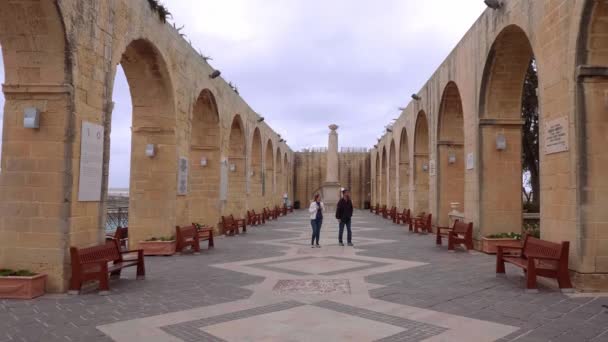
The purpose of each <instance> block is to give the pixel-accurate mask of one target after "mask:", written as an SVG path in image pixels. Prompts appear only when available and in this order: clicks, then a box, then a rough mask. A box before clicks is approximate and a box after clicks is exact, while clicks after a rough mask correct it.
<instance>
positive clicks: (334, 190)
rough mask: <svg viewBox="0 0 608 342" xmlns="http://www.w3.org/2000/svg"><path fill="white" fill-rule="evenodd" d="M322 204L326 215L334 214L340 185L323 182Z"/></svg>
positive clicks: (338, 198)
mask: <svg viewBox="0 0 608 342" xmlns="http://www.w3.org/2000/svg"><path fill="white" fill-rule="evenodd" d="M322 193H323V204H324V205H325V212H326V213H328V214H329V213H335V212H336V206H337V205H338V201H339V200H340V184H339V183H338V182H325V183H323V188H322Z"/></svg>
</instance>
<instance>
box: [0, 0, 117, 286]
mask: <svg viewBox="0 0 608 342" xmlns="http://www.w3.org/2000/svg"><path fill="white" fill-rule="evenodd" d="M0 46H1V48H0V50H1V52H2V59H3V65H4V80H2V81H3V87H2V92H3V94H4V99H5V101H4V108H3V120H2V125H3V129H2V132H3V134H2V137H1V138H2V153H1V154H0V155H1V162H0V163H1V166H0V170H1V172H0V184H1V185H0V193H3V194H20V196H19V198H17V197H14V196H3V198H2V200H1V202H0V205H1V206H2V207H12V208H15V210H12V211H6V210H5V211H3V212H2V218H3V220H1V222H0V264H1V265H2V266H3V267H8V268H15V269H19V268H26V269H29V270H31V271H33V272H40V273H46V274H48V280H47V291H49V292H61V291H63V290H64V289H65V287H66V285H67V279H68V276H69V270H68V269H69V264H68V263H66V260H68V259H69V256H66V255H68V253H69V251H68V247H69V246H70V245H72V246H83V245H87V244H88V245H90V244H94V243H98V242H100V238H101V236H102V234H101V224H100V223H101V219H100V220H96V221H95V222H94V224H91V226H90V227H89V228H88V231H87V232H85V233H84V234H80V235H79V236H80V237H83V238H82V239H72V237H73V236H74V234H71V233H72V231H71V229H70V221H69V220H67V218H66V216H65V215H66V213H67V212H69V211H70V206H72V205H73V203H74V202H75V201H77V190H76V191H74V189H77V184H78V183H77V180H76V179H75V178H77V177H76V176H74V177H72V175H73V171H74V167H75V165H78V158H79V156H78V155H73V154H72V145H69V144H67V143H66V132H67V131H68V128H69V127H70V125H75V123H74V115H72V114H73V112H72V111H71V108H72V105H71V104H72V99H71V96H72V95H71V93H70V91H71V88H70V85H71V84H72V83H73V82H72V54H71V53H70V51H71V49H70V46H69V44H68V42H67V37H66V30H65V27H64V24H63V17H62V13H61V12H60V10H59V7H58V6H57V4H56V2H55V1H50V0H44V1H0ZM47 104H48V105H47ZM27 107H36V108H38V109H39V110H40V111H41V112H42V118H43V121H42V122H41V125H40V129H38V130H35V132H34V130H32V129H26V128H24V127H23V110H24V109H25V108H27ZM79 132H80V128H79V127H78V128H76V132H75V133H76V135H77V136H76V137H74V140H77V139H79V137H80V135H79ZM25 146H27V147H28V148H27V151H28V152H27V153H34V154H35V156H34V155H29V156H27V158H32V159H31V160H30V161H29V162H27V163H25V162H23V160H24V157H25V156H24V152H23V150H24V147H25ZM45 151H46V152H45ZM34 158H35V159H36V161H34ZM15 179H39V180H40V182H39V184H38V185H37V186H36V187H35V188H34V187H25V186H24V183H23V182H22V181H20V182H15V181H14V180H15ZM66 190H68V191H71V194H70V193H69V192H67V193H66ZM38 196H42V197H41V198H44V200H42V201H38V200H36V202H33V201H31V202H30V201H24V200H23V199H24V198H35V197H38ZM66 196H67V197H66ZM44 205H46V206H47V207H48V206H53V207H56V208H61V210H53V211H52V212H51V211H48V210H47V213H45V214H44V217H39V218H37V220H43V221H42V222H43V223H40V224H36V225H30V227H29V228H28V229H25V230H24V229H22V227H18V226H16V225H15V224H14V222H16V221H18V222H22V221H23V217H21V216H22V215H23V214H22V212H23V208H27V210H28V211H30V212H31V211H34V212H42V210H41V209H39V207H42V206H44ZM104 215H105V213H104ZM34 216H36V215H34ZM104 217H105V216H104ZM44 222H52V223H48V224H47V223H44ZM40 233H44V236H45V241H48V242H47V243H45V247H47V249H46V251H45V252H44V253H40V250H39V249H33V248H32V244H31V243H27V241H30V242H31V241H32V239H33V238H32V236H34V239H36V236H38V235H39V234H40ZM80 233H82V232H80ZM8 248H10V249H11V250H10V252H6V249H8Z"/></svg>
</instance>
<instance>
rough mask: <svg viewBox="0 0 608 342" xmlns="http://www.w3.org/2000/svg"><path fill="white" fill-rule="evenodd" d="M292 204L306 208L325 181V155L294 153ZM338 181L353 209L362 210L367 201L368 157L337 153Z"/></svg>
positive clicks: (368, 181)
mask: <svg viewBox="0 0 608 342" xmlns="http://www.w3.org/2000/svg"><path fill="white" fill-rule="evenodd" d="M294 158H295V174H294V177H295V187H294V190H295V197H294V198H295V200H296V201H300V203H301V205H308V203H310V201H311V199H312V197H313V196H314V194H315V191H318V189H319V188H320V187H321V185H322V184H323V182H324V181H325V173H326V167H327V157H326V153H325V152H296V153H295V155H294ZM338 163H339V164H338V169H339V170H338V174H339V176H338V179H339V182H340V186H341V187H346V188H348V189H350V190H351V197H352V200H353V205H354V206H356V207H357V208H363V207H364V203H365V201H369V200H370V198H371V197H370V196H371V190H370V170H371V168H370V155H369V153H362V152H360V153H357V152H339V153H338Z"/></svg>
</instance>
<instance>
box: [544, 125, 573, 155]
mask: <svg viewBox="0 0 608 342" xmlns="http://www.w3.org/2000/svg"><path fill="white" fill-rule="evenodd" d="M544 133H545V134H544V140H545V154H552V153H559V152H565V151H568V118H567V117H561V118H558V119H555V120H551V121H547V123H545V132H544Z"/></svg>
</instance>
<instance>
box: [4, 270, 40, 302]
mask: <svg viewBox="0 0 608 342" xmlns="http://www.w3.org/2000/svg"><path fill="white" fill-rule="evenodd" d="M45 288H46V274H37V275H35V276H31V277H15V276H9V277H0V299H32V298H36V297H40V296H42V295H43V294H44V290H45Z"/></svg>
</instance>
